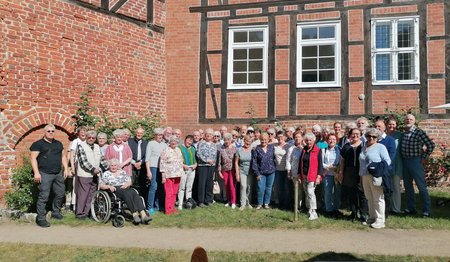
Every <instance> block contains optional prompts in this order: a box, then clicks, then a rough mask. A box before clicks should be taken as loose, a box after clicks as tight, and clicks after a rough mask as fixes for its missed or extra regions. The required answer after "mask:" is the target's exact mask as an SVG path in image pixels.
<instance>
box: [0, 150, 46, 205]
mask: <svg viewBox="0 0 450 262" xmlns="http://www.w3.org/2000/svg"><path fill="white" fill-rule="evenodd" d="M32 171H33V169H32V167H31V162H30V160H29V159H28V158H24V159H23V164H22V165H21V166H19V167H17V168H15V169H14V170H13V172H12V175H11V190H10V191H8V192H6V194H5V199H6V203H7V204H8V207H9V208H11V209H17V210H20V211H22V212H35V211H36V203H37V199H38V194H39V190H38V188H37V184H36V183H34V178H33V176H32Z"/></svg>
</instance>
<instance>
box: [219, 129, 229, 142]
mask: <svg viewBox="0 0 450 262" xmlns="http://www.w3.org/2000/svg"><path fill="white" fill-rule="evenodd" d="M227 131H228V128H227V127H226V126H222V127H221V128H220V145H223V136H224V135H225V134H226V133H227Z"/></svg>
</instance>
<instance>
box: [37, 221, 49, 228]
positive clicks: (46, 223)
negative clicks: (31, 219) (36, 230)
mask: <svg viewBox="0 0 450 262" xmlns="http://www.w3.org/2000/svg"><path fill="white" fill-rule="evenodd" d="M36 225H38V226H40V227H50V223H48V222H47V220H36Z"/></svg>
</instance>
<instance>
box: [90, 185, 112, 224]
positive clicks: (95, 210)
mask: <svg viewBox="0 0 450 262" xmlns="http://www.w3.org/2000/svg"><path fill="white" fill-rule="evenodd" d="M111 207H112V205H111V198H110V197H109V195H108V193H107V192H105V191H97V192H95V194H94V197H93V198H92V202H91V213H92V218H93V219H94V220H95V221H97V222H99V223H106V222H108V220H109V217H110V216H111Z"/></svg>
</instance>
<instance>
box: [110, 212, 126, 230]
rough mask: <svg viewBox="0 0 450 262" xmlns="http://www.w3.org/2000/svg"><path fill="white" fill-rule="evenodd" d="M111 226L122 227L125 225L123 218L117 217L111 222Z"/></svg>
mask: <svg viewBox="0 0 450 262" xmlns="http://www.w3.org/2000/svg"><path fill="white" fill-rule="evenodd" d="M112 224H113V226H114V227H123V226H124V225H125V217H123V216H122V215H117V216H116V217H115V218H114V219H113V220H112Z"/></svg>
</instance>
